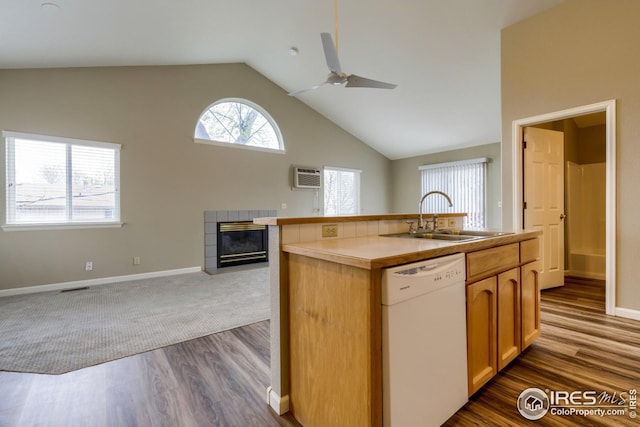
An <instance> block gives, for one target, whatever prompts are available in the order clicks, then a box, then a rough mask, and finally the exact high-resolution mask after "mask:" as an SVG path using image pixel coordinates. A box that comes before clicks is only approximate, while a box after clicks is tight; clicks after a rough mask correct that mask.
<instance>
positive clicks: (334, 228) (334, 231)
mask: <svg viewBox="0 0 640 427" xmlns="http://www.w3.org/2000/svg"><path fill="white" fill-rule="evenodd" d="M322 237H338V225H337V224H325V225H323V226H322Z"/></svg>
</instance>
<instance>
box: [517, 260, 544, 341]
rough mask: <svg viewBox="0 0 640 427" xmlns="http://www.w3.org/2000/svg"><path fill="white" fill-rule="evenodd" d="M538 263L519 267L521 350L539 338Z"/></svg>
mask: <svg viewBox="0 0 640 427" xmlns="http://www.w3.org/2000/svg"><path fill="white" fill-rule="evenodd" d="M539 271H540V261H534V262H530V263H529V264H525V265H523V266H522V267H521V271H520V280H521V293H522V294H521V297H520V298H521V305H520V309H521V311H522V350H524V349H525V348H527V347H528V346H529V345H531V343H532V342H533V341H535V340H536V338H538V337H539V336H540V285H539V283H538V274H539Z"/></svg>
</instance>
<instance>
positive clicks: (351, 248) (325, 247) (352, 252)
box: [282, 230, 542, 270]
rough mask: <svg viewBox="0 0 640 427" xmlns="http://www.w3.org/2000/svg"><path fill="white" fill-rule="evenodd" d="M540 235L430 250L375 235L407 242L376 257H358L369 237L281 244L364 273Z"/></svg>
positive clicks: (529, 233) (529, 232) (440, 245)
mask: <svg viewBox="0 0 640 427" xmlns="http://www.w3.org/2000/svg"><path fill="white" fill-rule="evenodd" d="M540 235H542V231H540V230H521V231H517V232H514V233H513V234H508V235H505V236H498V237H490V238H486V239H479V240H474V241H470V242H462V243H458V242H442V241H431V242H433V244H434V246H433V247H432V248H418V246H420V245H419V243H422V244H424V241H419V242H415V241H413V240H412V239H404V238H401V237H398V238H394V237H381V236H376V237H374V238H375V239H402V240H403V241H404V242H406V244H402V245H400V246H404V248H403V249H395V250H389V251H388V252H387V253H385V254H382V256H379V257H367V256H359V255H358V252H359V251H363V250H364V249H367V248H368V247H369V246H370V243H371V237H369V238H358V237H356V238H350V239H340V245H341V247H340V248H336V247H335V243H331V242H337V241H338V240H327V241H315V242H306V243H291V244H286V245H283V247H282V250H283V252H287V253H293V254H297V255H303V256H307V257H310V258H317V259H322V260H325V261H331V262H335V263H338V264H345V265H350V266H353V267H358V268H363V269H366V270H375V269H379V268H386V267H392V266H395V265H402V264H406V263H409V262H415V261H420V260H424V259H429V258H435V257H439V256H443V255H449V254H454V253H458V252H463V253H466V252H473V251H477V250H482V249H488V248H491V247H494V246H502V245H508V244H510V243H517V242H521V241H524V240H529V239H532V238H535V237H538V236H540ZM412 242H413V243H412Z"/></svg>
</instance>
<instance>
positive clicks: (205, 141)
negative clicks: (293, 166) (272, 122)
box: [193, 138, 286, 154]
mask: <svg viewBox="0 0 640 427" xmlns="http://www.w3.org/2000/svg"><path fill="white" fill-rule="evenodd" d="M193 142H195V143H196V144H205V145H215V146H218V147H229V148H239V149H241V150H252V151H261V152H263V153H273V154H286V151H285V150H284V149H283V148H267V147H256V146H255V145H242V144H233V143H231V142H221V141H214V140H212V139H200V138H193Z"/></svg>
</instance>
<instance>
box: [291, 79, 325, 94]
mask: <svg viewBox="0 0 640 427" xmlns="http://www.w3.org/2000/svg"><path fill="white" fill-rule="evenodd" d="M326 84H327V82H322V83H320V84H317V85H315V86H311V87H308V88H306V89H299V90H296V91H293V92H290V93H289V96H298V95H300V94H301V93H305V92H309V91H310V90H314V89H318V88H319V87H321V86H324V85H326Z"/></svg>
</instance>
